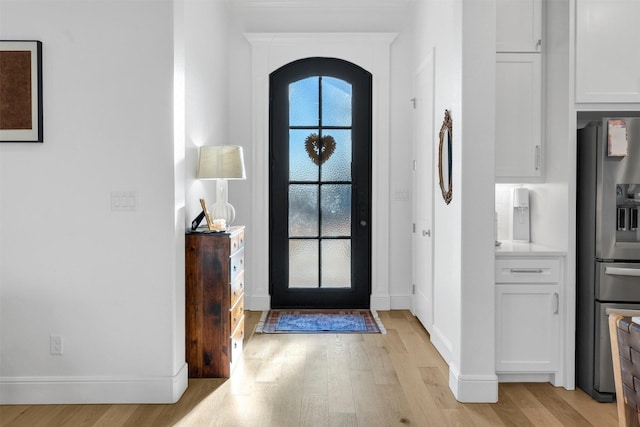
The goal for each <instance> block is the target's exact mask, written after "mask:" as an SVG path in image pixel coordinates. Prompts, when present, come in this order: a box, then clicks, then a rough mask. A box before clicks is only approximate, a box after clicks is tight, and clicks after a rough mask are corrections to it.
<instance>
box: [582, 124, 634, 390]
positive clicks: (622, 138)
mask: <svg viewBox="0 0 640 427" xmlns="http://www.w3.org/2000/svg"><path fill="white" fill-rule="evenodd" d="M577 178H578V188H577V203H576V214H577V224H576V226H577V230H576V240H577V248H576V250H577V252H576V256H577V258H576V265H577V271H576V297H577V300H576V304H577V306H576V385H577V386H578V387H580V388H581V389H583V390H584V391H585V392H587V393H588V394H590V395H591V396H592V397H593V398H594V399H596V400H598V401H600V402H611V401H613V400H614V398H615V385H614V381H613V367H612V359H611V347H610V340H609V329H608V318H607V314H606V311H607V309H608V308H616V309H638V310H640V231H639V230H638V211H639V209H640V118H620V117H611V118H604V119H602V120H601V121H597V122H592V123H590V124H589V125H587V126H586V127H585V128H583V129H580V130H579V131H578V177H577Z"/></svg>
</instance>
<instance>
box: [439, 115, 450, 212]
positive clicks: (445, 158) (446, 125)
mask: <svg viewBox="0 0 640 427" xmlns="http://www.w3.org/2000/svg"><path fill="white" fill-rule="evenodd" d="M452 140H453V125H452V123H451V115H450V114H449V110H444V120H443V121H442V127H441V128H440V146H439V147H438V174H439V176H440V190H442V197H443V198H444V202H445V203H446V204H449V203H450V202H451V198H452V197H453V183H452V171H451V165H452V158H451V144H452Z"/></svg>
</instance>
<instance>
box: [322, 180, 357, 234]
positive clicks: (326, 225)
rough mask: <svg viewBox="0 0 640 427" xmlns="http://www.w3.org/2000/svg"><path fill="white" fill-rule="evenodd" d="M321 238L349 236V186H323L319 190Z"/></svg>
mask: <svg viewBox="0 0 640 427" xmlns="http://www.w3.org/2000/svg"><path fill="white" fill-rule="evenodd" d="M320 194H321V198H320V206H322V236H323V237H326V236H332V237H339V236H343V237H346V236H350V235H351V185H350V184H325V185H323V186H322V187H321V190H320Z"/></svg>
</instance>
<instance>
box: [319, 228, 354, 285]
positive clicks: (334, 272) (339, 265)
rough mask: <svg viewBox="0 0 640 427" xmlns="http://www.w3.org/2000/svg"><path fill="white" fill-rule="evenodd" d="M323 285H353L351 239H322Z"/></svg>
mask: <svg viewBox="0 0 640 427" xmlns="http://www.w3.org/2000/svg"><path fill="white" fill-rule="evenodd" d="M320 269H321V271H322V279H321V280H322V287H323V288H350V287H351V241H350V240H346V239H344V240H343V239H339V240H337V239H336V240H323V241H322V264H321V267H320Z"/></svg>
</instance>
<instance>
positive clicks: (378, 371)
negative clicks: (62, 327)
mask: <svg viewBox="0 0 640 427" xmlns="http://www.w3.org/2000/svg"><path fill="white" fill-rule="evenodd" d="M247 315H248V317H247V322H246V328H247V332H250V331H253V330H254V328H255V325H256V323H257V321H258V318H259V316H260V313H259V312H248V313H247ZM379 315H380V317H381V319H382V321H383V323H384V325H385V327H386V328H387V331H388V333H387V334H386V335H379V334H370V335H367V334H364V335H267V334H264V335H262V334H253V335H251V334H250V333H247V339H246V340H245V349H244V354H243V360H242V361H241V362H240V364H239V365H238V367H237V369H236V371H235V372H234V374H233V378H231V379H230V380H226V381H225V380H220V379H205V380H190V381H189V388H188V389H187V391H186V393H185V394H184V396H183V397H182V399H181V400H180V402H178V403H177V404H175V405H38V406H0V425H1V426H3V427H4V426H6V427H9V426H29V427H34V426H47V427H50V426H73V427H76V426H108V427H111V426H132V427H133V426H135V427H139V426H153V427H158V426H221V427H232V426H242V427H245V426H246V427H259V426H265V427H266V426H271V427H299V426H312V427H315V426H359V427H365V426H366V427H372V426H407V425H410V426H425V427H426V426H438V427H440V426H491V427H494V426H523V427H524V426H545V427H551V426H580V427H585V426H597V427H607V426H611V427H615V426H617V418H616V408H615V404H611V403H609V404H603V403H597V402H595V401H594V400H592V399H591V398H590V397H589V396H587V395H586V394H585V393H583V392H582V391H580V390H577V391H567V390H565V389H563V388H555V387H553V386H551V385H550V384H518V383H512V384H500V387H499V399H500V401H499V403H496V404H461V403H459V402H457V401H456V400H455V399H454V398H453V396H452V394H451V392H450V391H449V388H448V386H447V384H448V368H447V366H446V364H445V363H444V362H443V360H442V359H441V358H440V356H439V355H438V353H437V352H436V350H435V349H434V348H433V346H431V344H430V343H429V337H428V335H427V333H426V331H425V330H424V329H423V328H422V327H421V325H420V324H419V323H418V322H417V320H416V319H415V318H414V317H413V316H412V315H411V314H410V313H409V312H408V311H391V312H379Z"/></svg>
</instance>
